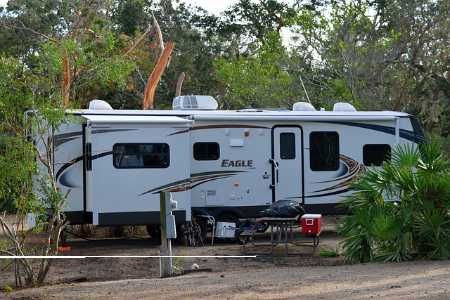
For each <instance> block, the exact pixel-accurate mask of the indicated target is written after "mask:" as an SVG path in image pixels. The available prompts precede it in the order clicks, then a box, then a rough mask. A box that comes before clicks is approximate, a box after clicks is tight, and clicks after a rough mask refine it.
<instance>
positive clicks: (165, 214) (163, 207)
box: [159, 192, 177, 278]
mask: <svg viewBox="0 0 450 300" xmlns="http://www.w3.org/2000/svg"><path fill="white" fill-rule="evenodd" d="M159 205H160V206H159V207H160V210H159V211H160V219H161V248H160V252H159V255H160V256H161V257H160V258H159V270H160V277H161V278H164V277H170V276H172V275H173V266H172V257H171V256H172V242H171V239H176V238H177V229H176V225H175V216H174V215H173V213H172V211H173V210H174V209H176V207H177V202H176V201H174V200H173V199H172V194H171V193H169V192H161V193H160V198H159Z"/></svg>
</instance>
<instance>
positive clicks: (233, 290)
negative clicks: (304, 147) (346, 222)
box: [0, 220, 450, 300]
mask: <svg viewBox="0 0 450 300" xmlns="http://www.w3.org/2000/svg"><path fill="white" fill-rule="evenodd" d="M331 221H332V220H331ZM331 221H330V220H328V222H327V227H326V229H327V230H326V231H325V232H324V233H323V234H322V238H321V245H320V247H321V248H322V249H324V248H326V249H338V250H339V241H340V238H339V237H338V236H337V235H336V233H335V230H334V229H335V228H334V226H332V225H333V223H335V222H331ZM330 225H331V226H330ZM69 244H70V246H71V247H72V250H71V251H70V252H68V253H65V255H158V253H159V247H158V246H157V245H155V244H154V243H152V242H151V241H150V240H149V239H148V238H142V237H141V238H132V239H104V237H103V238H100V239H94V240H92V241H88V242H86V241H81V240H71V241H70V242H69ZM173 253H174V255H242V254H244V253H243V248H242V246H240V245H237V244H230V243H224V242H222V243H221V242H218V243H217V244H216V245H215V246H204V247H198V248H185V247H180V246H175V247H174V252H173ZM269 253H270V248H269V247H267V246H263V247H261V246H258V247H253V246H249V247H248V249H247V251H246V253H245V254H257V257H256V258H237V259H232V258H220V259H219V258H176V259H174V264H175V266H176V267H177V268H178V270H189V269H191V266H192V264H193V263H196V264H198V265H199V266H200V268H201V269H203V270H204V271H202V272H198V273H190V274H187V275H182V276H178V277H173V278H167V279H159V278H158V276H159V261H158V259H154V258H140V259H136V258H114V259H112V258H91V259H80V260H78V259H61V260H60V259H58V260H56V261H54V264H53V266H52V269H51V271H50V273H49V276H48V278H47V281H46V283H47V285H46V286H42V287H39V288H34V289H24V290H18V291H14V292H11V293H7V294H6V293H3V294H2V292H0V299H60V298H65V299H108V300H109V299H169V298H171V299H173V298H176V297H178V298H182V299H198V298H207V299H298V298H313V299H316V298H319V299H361V298H373V297H375V298H408V299H411V298H427V299H428V298H429V299H433V298H434V299H443V298H449V299H450V294H449V290H450V261H416V262H408V263H399V264H360V265H345V264H344V261H343V258H342V257H321V256H320V255H318V254H319V253H320V250H317V251H316V252H313V250H312V248H311V247H294V246H292V247H290V248H289V255H287V256H286V255H285V252H284V247H283V246H279V247H277V248H276V249H275V252H274V254H275V255H273V256H271V255H268V254H269ZM7 263H8V261H0V288H2V287H4V286H6V285H9V286H12V281H13V277H12V272H11V268H10V267H9V268H8V267H7V265H6V268H5V264H7ZM2 265H3V266H2ZM206 271H207V272H206Z"/></svg>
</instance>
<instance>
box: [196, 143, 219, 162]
mask: <svg viewBox="0 0 450 300" xmlns="http://www.w3.org/2000/svg"><path fill="white" fill-rule="evenodd" d="M198 144H215V145H217V150H218V152H217V158H216V159H198V158H197V157H196V155H195V147H196V146H195V145H198ZM192 158H194V160H195V161H216V160H219V159H220V144H219V143H218V142H195V143H193V144H192Z"/></svg>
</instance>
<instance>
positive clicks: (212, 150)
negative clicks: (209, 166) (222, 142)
mask: <svg viewBox="0 0 450 300" xmlns="http://www.w3.org/2000/svg"><path fill="white" fill-rule="evenodd" d="M219 157H220V147H219V144H218V143H204V142H202V143H195V144H194V159H195V160H218V159H219Z"/></svg>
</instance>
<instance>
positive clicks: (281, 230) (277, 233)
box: [239, 217, 298, 254]
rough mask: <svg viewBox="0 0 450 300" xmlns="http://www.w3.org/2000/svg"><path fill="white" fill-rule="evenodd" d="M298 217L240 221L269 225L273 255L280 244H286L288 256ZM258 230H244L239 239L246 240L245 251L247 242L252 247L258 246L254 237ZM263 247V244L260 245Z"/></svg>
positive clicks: (244, 242)
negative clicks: (293, 229) (274, 249)
mask: <svg viewBox="0 0 450 300" xmlns="http://www.w3.org/2000/svg"><path fill="white" fill-rule="evenodd" d="M297 220H298V217H295V218H272V217H263V218H256V219H240V220H239V221H250V222H251V223H254V224H256V223H267V224H268V225H269V227H270V246H271V254H273V248H274V247H275V246H277V245H278V244H284V246H285V249H286V254H288V244H289V243H290V242H291V241H292V240H293V237H294V234H293V231H292V228H293V227H294V226H298V222H297ZM256 231H257V230H256V229H248V230H244V231H243V232H241V233H240V235H239V237H242V238H244V239H243V240H242V242H243V249H244V251H245V244H246V242H247V240H250V242H251V243H252V245H256V244H255V242H254V236H255V233H256ZM260 245H261V244H260Z"/></svg>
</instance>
